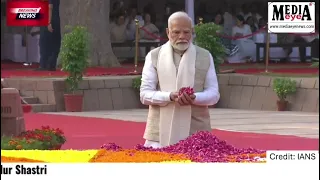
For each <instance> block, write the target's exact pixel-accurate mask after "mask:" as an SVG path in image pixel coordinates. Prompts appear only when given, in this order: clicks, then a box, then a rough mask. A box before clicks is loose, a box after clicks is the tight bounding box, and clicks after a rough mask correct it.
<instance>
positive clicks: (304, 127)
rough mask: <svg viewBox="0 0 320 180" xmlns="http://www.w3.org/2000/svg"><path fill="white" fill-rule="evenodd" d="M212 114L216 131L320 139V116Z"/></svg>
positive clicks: (141, 116) (131, 115)
mask: <svg viewBox="0 0 320 180" xmlns="http://www.w3.org/2000/svg"><path fill="white" fill-rule="evenodd" d="M147 111H148V110H147V109H130V110H112V111H94V112H78V113H68V112H57V113H50V114H60V115H71V116H82V117H97V118H108V119H117V120H125V121H135V122H145V121H146V118H147ZM210 114H211V125H212V128H215V129H221V130H228V131H237V132H254V133H267V134H279V135H295V136H300V137H307V138H319V113H306V112H292V111H288V112H277V111H253V110H238V109H218V108H217V109H211V110H210Z"/></svg>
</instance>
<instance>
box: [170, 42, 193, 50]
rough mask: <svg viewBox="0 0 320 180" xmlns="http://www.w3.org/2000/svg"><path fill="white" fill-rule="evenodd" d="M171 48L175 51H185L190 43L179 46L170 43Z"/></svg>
mask: <svg viewBox="0 0 320 180" xmlns="http://www.w3.org/2000/svg"><path fill="white" fill-rule="evenodd" d="M170 44H171V46H172V47H173V49H176V50H178V51H185V50H187V49H188V48H189V45H190V43H179V44H174V43H172V42H170Z"/></svg>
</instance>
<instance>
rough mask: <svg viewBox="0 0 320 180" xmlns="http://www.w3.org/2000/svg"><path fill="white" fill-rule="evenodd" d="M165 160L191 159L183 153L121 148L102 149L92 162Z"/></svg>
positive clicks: (149, 161)
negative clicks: (118, 149)
mask: <svg viewBox="0 0 320 180" xmlns="http://www.w3.org/2000/svg"><path fill="white" fill-rule="evenodd" d="M164 161H189V159H188V158H187V157H186V156H185V155H182V154H169V153H163V152H151V151H138V150H133V149H131V150H121V151H107V150H100V151H99V152H98V153H97V154H96V155H95V156H94V157H93V158H92V159H91V160H90V162H95V163H101V162H107V163H133V162H134V163H152V162H154V163H155V162H164Z"/></svg>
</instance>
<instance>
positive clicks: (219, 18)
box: [213, 13, 239, 62]
mask: <svg viewBox="0 0 320 180" xmlns="http://www.w3.org/2000/svg"><path fill="white" fill-rule="evenodd" d="M213 22H214V23H215V24H217V25H219V26H221V31H220V32H219V34H221V35H226V37H228V34H227V33H225V32H224V28H223V24H224V19H223V15H222V14H220V13H217V14H216V15H215V17H214V19H213ZM220 41H221V44H222V45H223V46H224V49H225V53H226V55H227V56H229V57H230V56H233V55H235V54H236V53H237V52H238V50H239V48H238V46H237V45H235V44H232V40H231V38H230V39H228V38H225V37H221V38H220ZM226 62H227V60H226Z"/></svg>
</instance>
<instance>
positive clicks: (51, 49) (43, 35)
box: [37, 0, 61, 71]
mask: <svg viewBox="0 0 320 180" xmlns="http://www.w3.org/2000/svg"><path fill="white" fill-rule="evenodd" d="M59 6H60V0H49V24H48V26H47V27H45V26H43V27H41V28H40V41H39V45H40V68H39V69H37V70H40V71H46V70H49V71H55V70H56V66H57V59H58V55H59V52H60V46H61V27H60V15H59Z"/></svg>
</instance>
